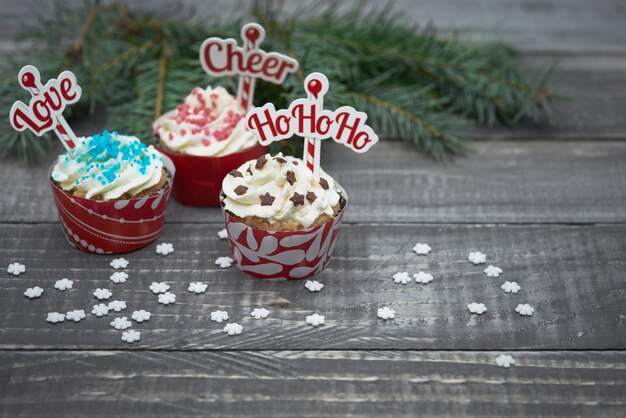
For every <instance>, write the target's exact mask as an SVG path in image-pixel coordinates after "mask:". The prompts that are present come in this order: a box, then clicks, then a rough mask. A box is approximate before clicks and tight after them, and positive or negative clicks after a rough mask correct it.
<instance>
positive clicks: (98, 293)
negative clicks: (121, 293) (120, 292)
mask: <svg viewBox="0 0 626 418" xmlns="http://www.w3.org/2000/svg"><path fill="white" fill-rule="evenodd" d="M93 295H94V296H95V297H96V298H97V299H99V300H103V299H108V298H110V297H111V295H112V293H111V291H110V290H109V289H100V288H97V289H96V290H94V292H93Z"/></svg>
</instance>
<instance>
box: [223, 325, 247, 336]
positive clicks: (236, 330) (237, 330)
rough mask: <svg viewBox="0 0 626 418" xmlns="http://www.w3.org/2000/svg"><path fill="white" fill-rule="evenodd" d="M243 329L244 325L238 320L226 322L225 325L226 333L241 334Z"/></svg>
mask: <svg viewBox="0 0 626 418" xmlns="http://www.w3.org/2000/svg"><path fill="white" fill-rule="evenodd" d="M241 331H243V327H242V326H241V325H239V324H238V323H236V322H233V323H229V324H226V326H225V327H224V333H226V334H228V335H239V334H241Z"/></svg>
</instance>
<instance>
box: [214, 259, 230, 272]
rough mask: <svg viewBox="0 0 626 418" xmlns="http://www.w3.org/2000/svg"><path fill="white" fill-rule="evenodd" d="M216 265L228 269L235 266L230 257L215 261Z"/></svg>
mask: <svg viewBox="0 0 626 418" xmlns="http://www.w3.org/2000/svg"><path fill="white" fill-rule="evenodd" d="M215 265H216V266H220V268H223V269H227V268H228V267H230V266H232V265H233V259H232V258H230V257H217V260H215Z"/></svg>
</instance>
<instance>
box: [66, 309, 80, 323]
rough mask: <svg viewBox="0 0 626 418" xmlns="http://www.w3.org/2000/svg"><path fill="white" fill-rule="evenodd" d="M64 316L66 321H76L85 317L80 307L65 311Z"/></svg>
mask: <svg viewBox="0 0 626 418" xmlns="http://www.w3.org/2000/svg"><path fill="white" fill-rule="evenodd" d="M65 318H66V319H67V320H68V321H74V322H78V321H80V320H83V319H85V311H84V310H82V309H74V310H73V311H69V312H68V313H66V314H65Z"/></svg>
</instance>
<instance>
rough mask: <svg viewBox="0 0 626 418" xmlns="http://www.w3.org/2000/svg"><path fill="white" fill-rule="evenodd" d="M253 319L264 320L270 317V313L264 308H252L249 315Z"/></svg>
mask: <svg viewBox="0 0 626 418" xmlns="http://www.w3.org/2000/svg"><path fill="white" fill-rule="evenodd" d="M250 316H253V317H254V318H255V319H265V318H267V317H268V316H270V311H268V310H267V309H265V308H254V309H253V310H252V312H251V313H250Z"/></svg>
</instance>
